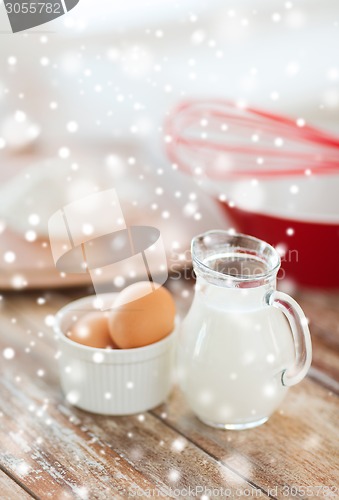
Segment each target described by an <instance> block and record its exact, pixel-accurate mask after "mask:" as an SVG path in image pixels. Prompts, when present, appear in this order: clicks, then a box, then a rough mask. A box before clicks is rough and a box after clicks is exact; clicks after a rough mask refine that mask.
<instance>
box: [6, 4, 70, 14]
mask: <svg viewBox="0 0 339 500" xmlns="http://www.w3.org/2000/svg"><path fill="white" fill-rule="evenodd" d="M5 7H6V10H7V12H8V14H28V13H29V14H42V13H46V14H63V12H62V11H61V4H60V3H45V2H23V3H19V2H17V3H5Z"/></svg>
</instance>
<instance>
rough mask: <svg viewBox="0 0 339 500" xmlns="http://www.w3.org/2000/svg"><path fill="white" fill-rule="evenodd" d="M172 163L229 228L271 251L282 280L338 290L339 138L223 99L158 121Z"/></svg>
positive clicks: (180, 109) (190, 105)
mask: <svg viewBox="0 0 339 500" xmlns="http://www.w3.org/2000/svg"><path fill="white" fill-rule="evenodd" d="M166 134H167V136H168V137H169V138H170V139H169V140H168V148H167V152H168V155H169V157H170V159H171V161H172V162H174V163H176V164H177V165H178V167H179V168H180V169H182V170H184V171H185V172H186V173H189V174H190V175H192V176H194V178H195V179H196V181H197V183H198V184H199V185H200V186H201V187H202V188H203V189H205V190H206V191H208V192H209V193H211V195H212V196H213V197H214V198H216V199H217V200H218V201H219V203H220V205H221V206H222V208H223V210H224V212H225V213H226V214H227V216H229V217H230V218H231V220H232V221H233V224H234V226H235V228H236V230H238V231H241V232H242V233H245V234H250V235H253V236H256V237H258V238H260V239H263V240H265V241H268V242H269V243H270V244H272V245H274V246H276V247H277V249H278V251H279V253H280V255H281V258H282V270H283V276H286V277H287V278H289V279H290V280H291V281H292V282H295V283H297V284H300V285H305V286H315V287H326V288H335V287H339V261H338V255H339V198H338V192H339V158H338V148H339V140H338V139H337V138H335V137H333V136H331V135H330V134H327V133H324V132H322V131H320V130H317V129H315V128H313V127H310V126H308V125H306V124H305V123H304V122H303V121H300V120H297V121H294V120H291V119H288V118H284V117H280V116H277V115H273V114H270V113H267V112H263V111H260V110H256V109H252V108H248V107H244V106H239V105H235V104H232V103H229V102H227V101H192V102H188V103H184V104H181V105H180V106H179V107H177V108H176V109H175V110H174V112H173V113H172V115H171V117H170V118H169V120H168V122H167V124H166Z"/></svg>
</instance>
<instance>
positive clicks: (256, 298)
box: [179, 231, 312, 429]
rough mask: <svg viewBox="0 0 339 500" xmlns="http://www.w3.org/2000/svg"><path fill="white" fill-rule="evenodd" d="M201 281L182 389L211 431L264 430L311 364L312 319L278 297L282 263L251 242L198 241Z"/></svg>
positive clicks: (220, 234) (183, 346) (228, 238)
mask: <svg viewBox="0 0 339 500" xmlns="http://www.w3.org/2000/svg"><path fill="white" fill-rule="evenodd" d="M192 259H193V266H194V270H195V273H196V276H197V281H196V287H195V296H194V299H193V303H192V306H191V309H190V310H189V312H188V314H187V316H186V318H185V319H184V321H183V324H182V327H181V332H180V342H179V382H180V385H181V388H182V390H183V391H184V393H185V396H186V398H187V401H188V403H189V405H190V406H191V408H192V410H193V411H194V412H195V414H196V415H197V416H198V417H199V418H200V419H201V420H202V421H203V422H205V423H206V424H208V425H212V426H214V427H219V428H224V429H246V428H250V427H255V426H257V425H260V424H263V423H264V422H266V421H267V419H268V418H269V417H270V415H271V414H272V413H273V412H274V411H275V410H276V409H277V408H278V407H279V405H280V403H281V401H282V400H283V398H284V396H285V394H286V391H287V389H288V387H289V386H292V385H294V384H297V383H298V382H300V381H301V380H302V379H303V378H304V377H305V375H306V373H307V371H308V369H309V367H310V364H311V357H312V347H311V338H310V333H309V329H308V324H307V319H306V317H305V315H304V313H303V311H302V309H301V308H300V306H299V305H298V304H297V303H296V302H295V300H293V299H292V298H291V297H290V296H289V295H286V294H285V293H282V292H278V291H276V276H277V272H278V270H279V267H280V257H279V255H278V253H277V251H276V250H275V249H274V248H273V247H272V246H270V245H269V244H267V243H265V242H264V241H261V240H259V239H257V238H253V237H251V236H246V235H243V234H234V233H233V234H230V233H228V232H227V231H209V232H207V233H205V234H202V235H199V236H197V237H196V238H194V239H193V241H192Z"/></svg>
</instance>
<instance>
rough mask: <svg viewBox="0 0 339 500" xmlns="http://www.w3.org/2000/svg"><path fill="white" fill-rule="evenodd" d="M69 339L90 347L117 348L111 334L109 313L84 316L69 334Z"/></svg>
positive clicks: (94, 313) (91, 313)
mask: <svg viewBox="0 0 339 500" xmlns="http://www.w3.org/2000/svg"><path fill="white" fill-rule="evenodd" d="M67 337H68V338H69V339H71V340H73V341H74V342H78V344H83V345H87V346H89V347H101V348H105V347H111V348H114V347H116V345H115V344H114V342H113V341H112V339H111V336H110V334H109V329H108V322H107V313H103V312H100V311H95V312H90V313H87V314H84V316H82V317H81V318H80V319H79V320H78V321H77V322H76V323H75V324H74V325H73V327H72V328H71V329H70V331H69V332H68V333H67Z"/></svg>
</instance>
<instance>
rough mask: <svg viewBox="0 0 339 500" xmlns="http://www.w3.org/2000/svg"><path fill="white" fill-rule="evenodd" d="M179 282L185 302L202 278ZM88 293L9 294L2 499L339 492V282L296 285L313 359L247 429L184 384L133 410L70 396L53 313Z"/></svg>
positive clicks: (4, 321)
mask: <svg viewBox="0 0 339 500" xmlns="http://www.w3.org/2000/svg"><path fill="white" fill-rule="evenodd" d="M170 282H171V283H170V287H171V289H172V291H173V292H174V294H175V296H176V298H177V303H178V307H179V311H180V313H181V314H184V313H185V312H186V310H187V308H188V306H189V304H190V302H191V299H192V293H193V292H192V285H191V283H190V282H187V281H175V280H170ZM87 293H88V290H86V289H82V290H77V291H75V292H74V291H65V292H62V293H61V292H49V293H46V292H45V293H43V292H40V293H36V292H34V293H33V292H25V293H11V294H5V295H3V297H2V300H1V302H0V303H1V315H0V331H1V337H0V350H1V353H3V354H4V356H2V355H1V383H0V398H1V399H0V405H1V406H0V430H1V462H0V464H1V465H0V468H1V470H0V492H1V493H0V498H1V499H6V500H7V499H15V500H16V499H21V498H22V499H26V498H30V497H33V498H41V499H45V498H46V499H48V498H51V499H58V500H66V499H73V498H79V499H89V500H91V499H111V498H112V499H118V498H129V497H131V498H132V497H133V496H137V494H138V492H139V494H140V496H139V498H147V497H161V496H163V497H165V498H171V497H175V496H177V497H179V498H201V499H203V500H206V499H207V498H217V497H219V498H227V497H230V498H251V497H255V498H256V497H264V498H266V497H269V498H323V497H326V496H327V497H328V498H339V484H338V475H339V453H338V421H339V412H338V410H339V404H338V396H337V395H338V392H339V384H338V380H339V353H338V351H339V349H338V348H339V295H338V294H330V293H321V294H320V293H314V292H303V293H298V294H294V296H295V298H296V299H297V300H298V301H299V302H300V304H301V305H302V307H303V308H304V310H305V313H306V315H307V316H308V317H309V319H310V325H311V332H312V338H313V348H314V356H313V365H312V369H311V371H310V373H309V376H308V377H307V378H306V379H305V380H304V381H303V382H302V383H300V384H299V385H297V386H295V387H293V388H291V389H290V391H289V393H288V396H287V398H286V399H285V401H284V402H283V404H282V406H281V409H280V410H279V411H277V412H276V413H275V415H274V416H273V417H272V418H271V419H270V420H269V421H268V423H266V424H265V425H263V426H261V427H258V428H256V429H252V430H248V431H242V432H239V431H238V432H237V431H223V430H216V429H213V428H210V427H207V426H205V425H204V424H202V423H200V422H199V421H198V420H197V419H196V418H195V417H194V415H193V414H192V412H191V411H190V410H189V409H188V407H187V405H186V403H185V401H184V399H183V397H182V395H181V394H180V391H179V390H178V389H175V390H174V391H173V393H172V395H171V397H170V399H169V401H168V402H167V403H166V404H164V405H162V406H160V407H158V408H156V409H154V410H153V411H150V412H147V413H145V414H143V415H136V416H131V417H115V418H114V417H104V416H95V415H92V414H89V413H86V412H83V411H81V410H78V409H76V408H74V407H72V406H70V405H69V404H67V403H66V402H65V400H64V398H63V396H62V394H61V391H60V387H59V381H58V370H57V361H56V359H55V354H56V347H55V345H54V340H53V333H52V329H51V327H50V326H49V323H50V321H49V320H50V318H49V315H53V314H54V313H55V312H56V311H57V310H58V309H59V308H60V307H61V306H63V305H64V304H65V303H67V302H68V301H69V300H70V297H72V298H76V297H79V296H84V295H86V294H87ZM39 297H40V298H41V297H42V298H44V299H45V302H44V301H41V300H39V301H38V302H39V303H38V302H37V299H38V298H39ZM41 302H44V303H41ZM8 348H9V349H8ZM5 349H7V350H5ZM11 349H13V350H14V351H12V350H11ZM4 350H5V351H4ZM13 354H14V357H12V356H13ZM8 358H11V359H8Z"/></svg>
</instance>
